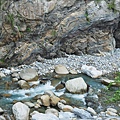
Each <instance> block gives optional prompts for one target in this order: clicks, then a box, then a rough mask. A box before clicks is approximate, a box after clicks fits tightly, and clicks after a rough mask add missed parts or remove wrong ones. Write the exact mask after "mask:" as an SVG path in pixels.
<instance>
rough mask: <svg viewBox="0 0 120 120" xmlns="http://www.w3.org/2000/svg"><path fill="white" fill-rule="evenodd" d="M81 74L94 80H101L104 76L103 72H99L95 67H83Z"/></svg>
mask: <svg viewBox="0 0 120 120" xmlns="http://www.w3.org/2000/svg"><path fill="white" fill-rule="evenodd" d="M81 72H82V73H85V74H87V75H88V76H90V77H92V78H99V77H101V76H102V71H99V70H97V69H96V68H95V67H93V66H87V65H83V66H82V67H81Z"/></svg>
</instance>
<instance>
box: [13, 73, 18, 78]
mask: <svg viewBox="0 0 120 120" xmlns="http://www.w3.org/2000/svg"><path fill="white" fill-rule="evenodd" d="M12 77H14V78H18V79H19V78H20V76H19V74H18V73H13V74H12Z"/></svg>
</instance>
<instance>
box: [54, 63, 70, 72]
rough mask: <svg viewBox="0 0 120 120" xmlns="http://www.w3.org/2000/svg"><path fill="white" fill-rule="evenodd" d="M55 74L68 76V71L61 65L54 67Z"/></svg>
mask: <svg viewBox="0 0 120 120" xmlns="http://www.w3.org/2000/svg"><path fill="white" fill-rule="evenodd" d="M55 72H56V73H57V74H69V71H68V70H67V68H66V67H65V66H63V65H57V66H55Z"/></svg>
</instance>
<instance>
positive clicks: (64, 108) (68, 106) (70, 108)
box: [62, 105, 73, 112]
mask: <svg viewBox="0 0 120 120" xmlns="http://www.w3.org/2000/svg"><path fill="white" fill-rule="evenodd" d="M72 110H73V107H72V106H70V105H64V106H63V109H62V111H64V112H72Z"/></svg>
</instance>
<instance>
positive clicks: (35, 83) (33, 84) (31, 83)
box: [28, 80, 40, 86]
mask: <svg viewBox="0 0 120 120" xmlns="http://www.w3.org/2000/svg"><path fill="white" fill-rule="evenodd" d="M39 83H40V81H39V80H38V81H32V82H28V84H29V85H30V86H37V85H39Z"/></svg>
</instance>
